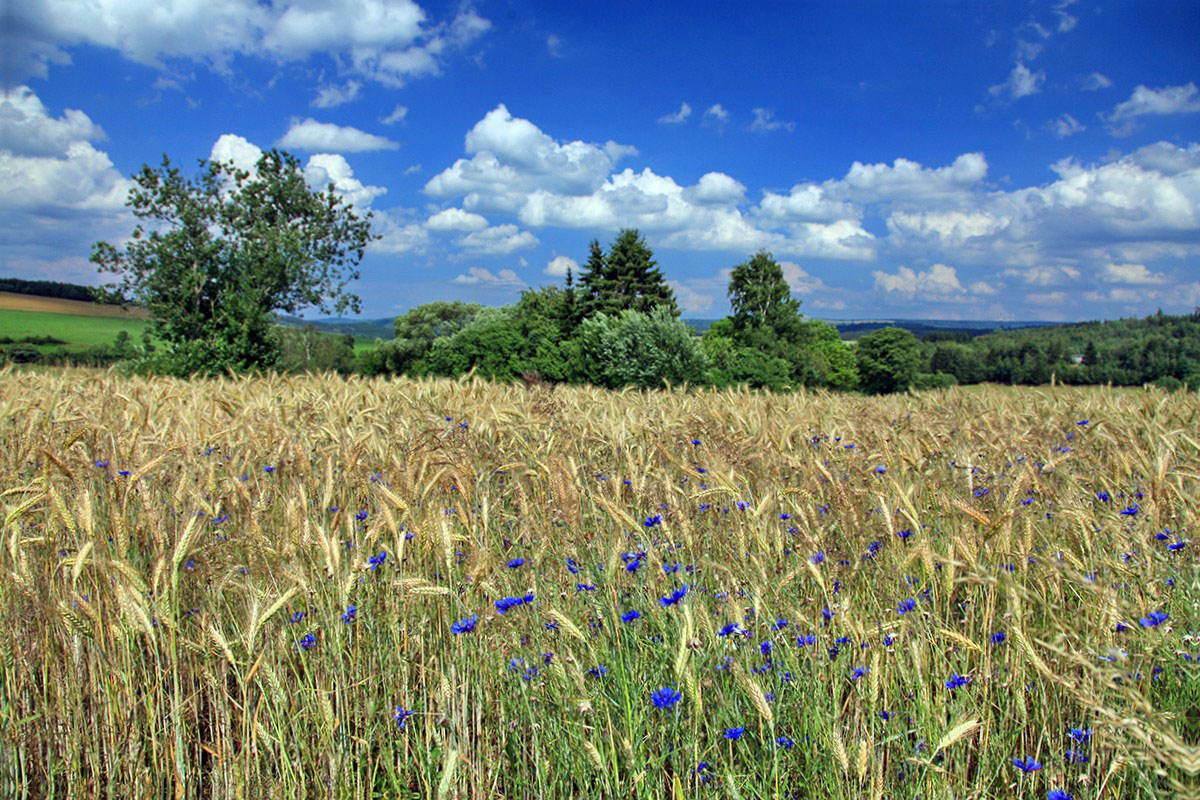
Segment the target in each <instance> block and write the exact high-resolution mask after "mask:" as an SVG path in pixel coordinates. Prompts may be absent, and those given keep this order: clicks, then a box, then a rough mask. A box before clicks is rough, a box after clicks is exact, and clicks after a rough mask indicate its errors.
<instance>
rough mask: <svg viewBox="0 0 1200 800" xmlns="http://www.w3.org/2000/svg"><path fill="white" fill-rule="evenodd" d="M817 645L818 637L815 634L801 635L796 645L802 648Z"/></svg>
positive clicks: (797, 638)
mask: <svg viewBox="0 0 1200 800" xmlns="http://www.w3.org/2000/svg"><path fill="white" fill-rule="evenodd" d="M816 643H817V637H816V636H815V635H814V634H811V633H810V634H801V635H799V636H797V637H796V644H798V645H800V646H801V647H811V646H812V645H814V644H816Z"/></svg>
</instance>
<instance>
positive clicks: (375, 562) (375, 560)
mask: <svg viewBox="0 0 1200 800" xmlns="http://www.w3.org/2000/svg"><path fill="white" fill-rule="evenodd" d="M386 560H387V553H386V552H384V551H383V550H380V551H379V555H377V556H371V557H370V558H368V559H367V562H368V563H369V564H370V565H371V570H372V571H374V570H376V569H378V568H379V566H380V565H381V564H382V563H383V562H384V561H386Z"/></svg>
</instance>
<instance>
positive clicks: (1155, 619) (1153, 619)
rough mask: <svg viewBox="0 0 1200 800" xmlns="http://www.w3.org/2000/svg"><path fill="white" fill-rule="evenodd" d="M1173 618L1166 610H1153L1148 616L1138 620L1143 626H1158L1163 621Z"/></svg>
mask: <svg viewBox="0 0 1200 800" xmlns="http://www.w3.org/2000/svg"><path fill="white" fill-rule="evenodd" d="M1170 618H1171V615H1170V614H1168V613H1166V612H1165V611H1151V612H1150V613H1149V614H1147V615H1146V616H1144V617H1142V618H1141V619H1140V620H1138V622H1139V623H1141V626H1142V627H1143V628H1156V627H1158V626H1159V625H1161V624H1162V623H1164V622H1166V621H1167V620H1168V619H1170Z"/></svg>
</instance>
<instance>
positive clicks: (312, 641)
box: [300, 633, 317, 650]
mask: <svg viewBox="0 0 1200 800" xmlns="http://www.w3.org/2000/svg"><path fill="white" fill-rule="evenodd" d="M316 646H317V637H316V636H313V635H312V634H311V633H306V634H305V635H304V636H303V637H301V639H300V649H301V650H311V649H312V648H314V647H316Z"/></svg>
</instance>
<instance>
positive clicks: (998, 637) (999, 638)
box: [992, 631, 1006, 644]
mask: <svg viewBox="0 0 1200 800" xmlns="http://www.w3.org/2000/svg"><path fill="white" fill-rule="evenodd" d="M1005 638H1006V637H1005V636H1004V632H1003V631H996V632H995V633H993V634H992V644H1003V643H1004V639H1005Z"/></svg>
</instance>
